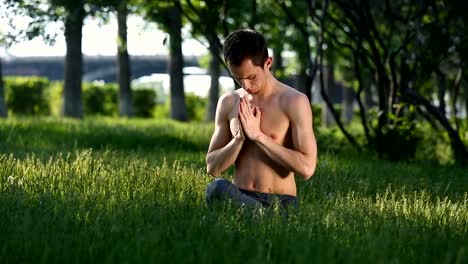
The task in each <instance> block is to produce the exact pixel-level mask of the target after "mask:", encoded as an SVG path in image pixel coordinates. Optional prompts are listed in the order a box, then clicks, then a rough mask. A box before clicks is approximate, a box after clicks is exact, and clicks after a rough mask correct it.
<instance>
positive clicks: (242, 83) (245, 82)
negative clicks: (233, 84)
mask: <svg viewBox="0 0 468 264" xmlns="http://www.w3.org/2000/svg"><path fill="white" fill-rule="evenodd" d="M241 85H242V88H244V89H245V90H249V89H250V83H249V82H248V81H247V80H241Z"/></svg>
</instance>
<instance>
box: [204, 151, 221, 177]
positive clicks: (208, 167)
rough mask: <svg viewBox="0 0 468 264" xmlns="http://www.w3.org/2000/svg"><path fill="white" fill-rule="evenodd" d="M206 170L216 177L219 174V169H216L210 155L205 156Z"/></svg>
mask: <svg viewBox="0 0 468 264" xmlns="http://www.w3.org/2000/svg"><path fill="white" fill-rule="evenodd" d="M206 171H207V172H208V174H210V175H211V176H213V177H218V176H219V175H220V172H219V170H217V169H216V166H215V165H214V163H213V161H212V159H211V158H210V156H208V157H206Z"/></svg>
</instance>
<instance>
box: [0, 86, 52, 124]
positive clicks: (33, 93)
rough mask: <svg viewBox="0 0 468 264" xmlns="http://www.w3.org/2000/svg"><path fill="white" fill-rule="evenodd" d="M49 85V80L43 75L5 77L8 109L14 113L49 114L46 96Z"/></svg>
mask: <svg viewBox="0 0 468 264" xmlns="http://www.w3.org/2000/svg"><path fill="white" fill-rule="evenodd" d="M48 85H49V81H48V80H47V79H46V78H41V77H7V78H5V101H6V105H7V108H8V110H9V111H11V112H12V113H13V114H24V115H38V114H40V115H47V114H49V112H50V111H49V107H48V103H47V99H46V97H45V90H46V89H47V87H48Z"/></svg>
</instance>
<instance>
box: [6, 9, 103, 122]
mask: <svg viewBox="0 0 468 264" xmlns="http://www.w3.org/2000/svg"><path fill="white" fill-rule="evenodd" d="M6 3H7V5H8V8H10V9H11V10H12V12H13V13H15V14H19V15H25V16H28V17H29V18H31V19H32V22H31V23H30V27H29V28H28V29H27V30H25V31H23V32H19V33H18V34H22V35H25V36H26V37H27V38H28V39H32V38H35V37H38V36H41V37H43V38H44V39H45V40H46V41H48V42H53V41H54V37H55V35H54V34H52V35H49V34H48V33H47V32H45V28H46V26H45V25H47V24H48V23H51V22H57V21H61V22H63V25H64V35H65V42H66V47H67V53H66V55H65V76H64V91H63V109H62V113H63V115H64V116H67V117H75V118H81V117H83V103H82V75H83V55H82V52H81V39H82V27H83V21H84V18H85V17H86V16H87V15H88V14H91V13H94V12H96V10H97V8H96V6H95V4H94V1H85V0H80V1H67V0H30V1H26V0H15V1H13V0H6ZM12 25H13V27H14V26H15V25H14V23H12Z"/></svg>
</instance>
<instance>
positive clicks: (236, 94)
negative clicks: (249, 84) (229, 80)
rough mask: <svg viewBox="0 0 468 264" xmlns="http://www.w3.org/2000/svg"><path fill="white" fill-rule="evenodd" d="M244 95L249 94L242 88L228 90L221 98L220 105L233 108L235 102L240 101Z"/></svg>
mask: <svg viewBox="0 0 468 264" xmlns="http://www.w3.org/2000/svg"><path fill="white" fill-rule="evenodd" d="M244 96H247V92H246V91H245V90H244V89H242V88H239V89H237V90H234V91H228V92H226V93H224V94H223V95H221V97H220V98H219V103H218V107H223V108H232V107H233V106H234V105H235V104H237V103H239V99H240V98H242V97H244Z"/></svg>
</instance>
